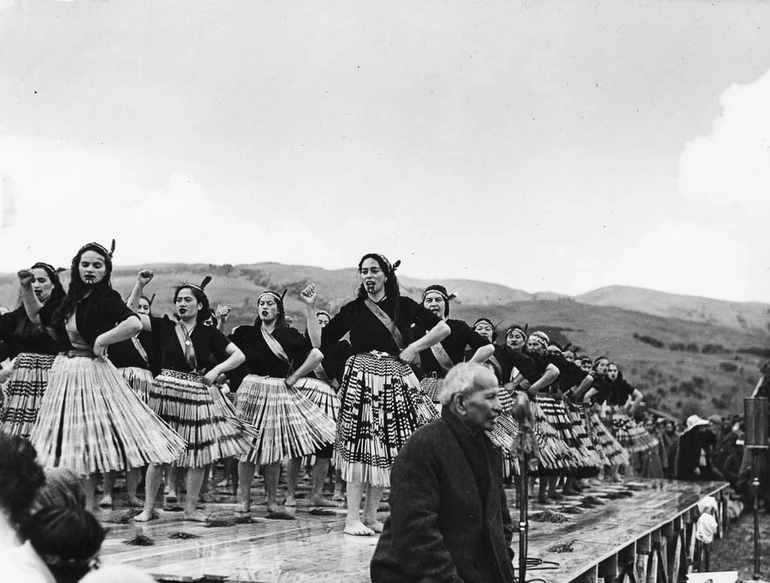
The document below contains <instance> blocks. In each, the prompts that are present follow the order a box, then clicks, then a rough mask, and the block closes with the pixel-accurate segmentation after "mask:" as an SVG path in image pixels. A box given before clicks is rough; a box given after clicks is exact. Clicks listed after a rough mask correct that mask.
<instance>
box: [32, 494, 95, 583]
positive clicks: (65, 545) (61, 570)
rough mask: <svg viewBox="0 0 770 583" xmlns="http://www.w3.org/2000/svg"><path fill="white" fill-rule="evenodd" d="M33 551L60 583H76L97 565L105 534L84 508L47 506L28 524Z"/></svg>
mask: <svg viewBox="0 0 770 583" xmlns="http://www.w3.org/2000/svg"><path fill="white" fill-rule="evenodd" d="M26 531H27V532H26V534H27V536H28V538H29V541H30V543H32V547H33V548H34V549H35V551H37V554H38V555H40V558H42V559H43V561H44V562H45V564H46V565H47V566H48V568H49V569H50V571H51V573H52V574H53V575H54V576H55V578H56V580H57V581H58V582H60V583H76V582H77V581H80V579H82V578H83V577H84V576H85V574H86V573H88V572H89V571H90V570H91V569H92V568H93V566H94V564H95V563H96V561H97V555H98V554H99V551H100V549H101V547H102V543H103V542H104V537H105V530H104V527H102V525H101V523H100V522H99V521H98V520H97V519H96V517H94V515H93V514H91V513H90V512H88V511H86V510H84V509H81V508H69V507H66V506H46V507H44V508H41V509H40V510H39V511H38V512H37V513H35V515H34V516H32V518H31V519H30V521H29V523H28V524H27V528H26Z"/></svg>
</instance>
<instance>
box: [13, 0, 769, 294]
mask: <svg viewBox="0 0 770 583" xmlns="http://www.w3.org/2000/svg"><path fill="white" fill-rule="evenodd" d="M768 104H770V3H768V2H749V1H740V0H729V1H724V2H723V1H715V2H705V1H646V0H642V1H639V0H637V1H632V0H598V1H592V2H575V1H574V0H566V1H560V0H537V1H531V0H526V1H523V0H505V1H499V0H488V1H484V0H479V1H472V0H457V1H453V0H424V1H421V0H408V1H405V0H392V1H388V2H382V1H381V0H380V1H368V0H355V1H347V0H334V1H327V0H312V1H296V2H287V1H285V0H280V1H273V0H249V1H244V0H218V1H217V2H203V1H201V0H70V1H66V2H65V1H56V0H0V179H2V184H0V195H1V196H2V200H1V201H0V272H13V271H16V270H18V269H20V268H22V267H26V266H28V265H30V264H31V263H33V262H35V261H40V260H42V261H47V262H49V263H53V264H56V265H61V266H67V265H69V263H70V261H71V258H72V256H73V255H74V254H75V252H76V251H77V249H78V248H79V247H80V246H81V245H82V244H84V243H86V242H88V241H92V240H96V241H100V242H103V243H104V244H105V245H107V244H109V240H110V239H112V238H115V239H116V240H117V251H116V255H115V262H116V264H118V265H121V264H122V265H141V264H149V263H158V262H168V261H180V262H188V263H200V262H202V263H217V264H222V263H230V264H238V263H257V262H262V261H276V262H281V263H295V264H303V265H317V266H321V267H325V268H342V267H350V266H352V265H355V264H356V263H357V261H358V259H359V258H360V257H361V255H362V254H364V253H366V252H370V251H378V252H381V253H384V254H385V255H387V256H388V257H389V258H390V259H391V260H393V261H394V260H396V259H401V260H402V267H401V272H402V273H404V274H406V275H411V276H414V277H423V278H431V279H436V280H437V281H440V280H441V279H442V278H470V279H479V280H483V281H490V282H496V283H502V284H505V285H509V286H511V287H515V288H519V289H523V290H526V291H529V292H536V291H556V292H559V293H565V294H570V295H576V294H580V293H585V292H587V291H590V290H592V289H596V288H599V287H602V286H606V285H632V286H639V287H645V288H650V289H656V290H660V291H666V292H671V293H679V294H689V295H699V296H706V297H712V298H717V299H726V300H734V301H762V302H770V244H769V243H770V240H769V238H768V236H767V231H768V228H767V225H768V217H770V107H768Z"/></svg>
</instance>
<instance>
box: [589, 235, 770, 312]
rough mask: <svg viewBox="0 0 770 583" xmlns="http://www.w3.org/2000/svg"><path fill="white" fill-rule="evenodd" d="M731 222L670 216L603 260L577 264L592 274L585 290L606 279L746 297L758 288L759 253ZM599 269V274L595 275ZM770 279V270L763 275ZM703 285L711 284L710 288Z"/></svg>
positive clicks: (673, 290)
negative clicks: (755, 253)
mask: <svg viewBox="0 0 770 583" xmlns="http://www.w3.org/2000/svg"><path fill="white" fill-rule="evenodd" d="M749 251H750V250H749V249H748V248H747V242H746V240H745V239H744V238H742V237H741V236H739V235H738V234H736V233H735V232H734V227H733V226H732V225H731V224H729V223H715V224H710V225H703V224H697V223H694V222H688V221H665V222H662V223H661V224H659V225H658V226H657V227H656V228H654V229H652V230H651V231H649V232H648V233H647V234H645V235H644V236H642V237H641V238H640V239H639V240H638V241H637V242H636V244H635V245H633V246H631V247H629V248H627V249H626V250H624V251H621V252H619V253H618V254H617V255H611V256H608V257H607V258H606V260H605V262H604V264H603V266H601V267H602V269H601V271H600V270H599V269H598V268H599V267H600V266H597V265H594V264H591V265H583V266H577V271H578V272H579V273H581V272H582V273H587V274H591V275H592V277H593V279H592V280H591V281H586V282H585V285H582V286H581V287H583V289H585V290H586V291H587V290H589V289H596V288H598V287H602V286H605V285H613V284H619V285H630V286H637V287H644V288H648V289H658V290H665V291H667V292H670V293H677V294H685V295H696V296H703V295H708V296H709V297H713V298H719V299H726V300H734V301H746V300H752V299H759V298H752V297H750V294H751V292H749V290H751V289H756V285H755V284H756V283H757V279H758V277H760V276H761V274H758V273H757V272H756V271H753V270H752V268H753V267H754V266H755V258H754V256H753V255H752V254H751V253H750V252H749ZM596 274H598V277H597V276H596ZM761 277H763V278H764V280H765V283H767V281H768V277H767V274H764V276H761ZM704 290H708V293H707V294H705V293H704Z"/></svg>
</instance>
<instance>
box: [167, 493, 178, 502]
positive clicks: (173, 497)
mask: <svg viewBox="0 0 770 583" xmlns="http://www.w3.org/2000/svg"><path fill="white" fill-rule="evenodd" d="M177 500H179V496H177V495H176V492H169V493H168V494H166V502H176V501H177Z"/></svg>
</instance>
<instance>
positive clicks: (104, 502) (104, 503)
mask: <svg viewBox="0 0 770 583" xmlns="http://www.w3.org/2000/svg"><path fill="white" fill-rule="evenodd" d="M99 507H100V508H112V496H109V495H107V494H105V495H104V496H102V499H101V500H100V501H99Z"/></svg>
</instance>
